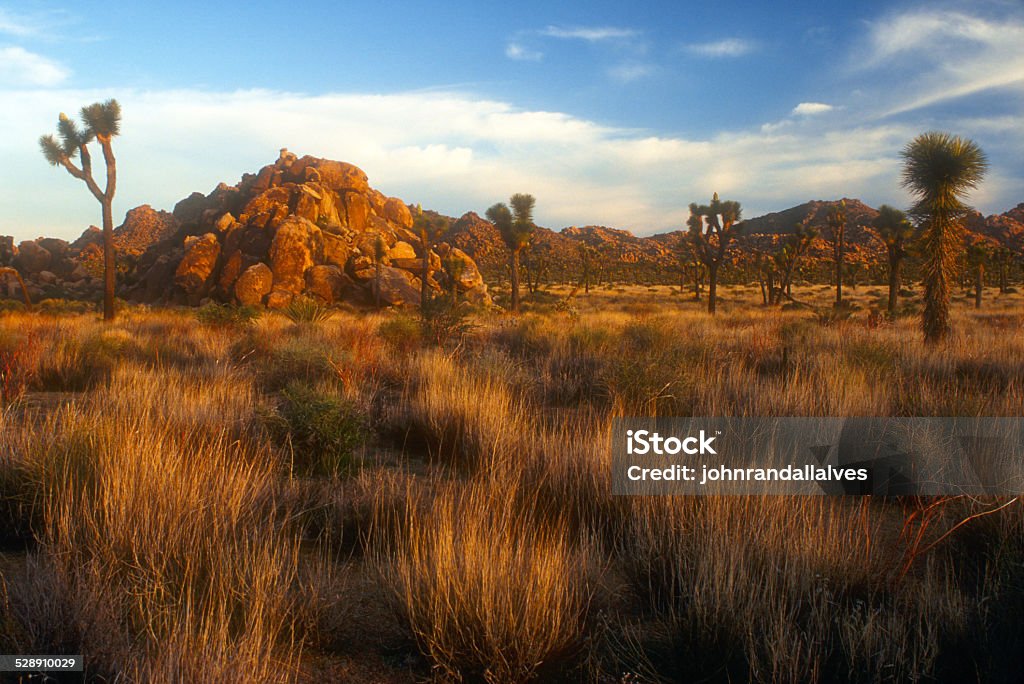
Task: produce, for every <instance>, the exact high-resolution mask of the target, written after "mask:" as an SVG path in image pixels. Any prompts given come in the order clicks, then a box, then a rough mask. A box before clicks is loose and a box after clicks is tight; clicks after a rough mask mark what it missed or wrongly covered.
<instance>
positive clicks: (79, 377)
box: [35, 328, 143, 392]
mask: <svg viewBox="0 0 1024 684" xmlns="http://www.w3.org/2000/svg"><path fill="white" fill-rule="evenodd" d="M142 353H143V350H142V347H141V345H140V344H139V341H138V340H137V339H136V338H135V336H134V335H132V334H131V333H130V332H128V331H127V330H124V329H122V328H112V329H107V330H86V331H84V333H83V334H82V335H81V336H68V337H63V338H61V339H58V340H56V344H55V345H54V347H53V348H52V350H51V352H50V353H49V354H46V355H45V356H44V357H43V358H42V361H41V363H40V366H39V372H38V374H37V376H36V382H35V388H36V389H40V390H42V391H57V392H81V391H83V390H87V389H90V388H92V387H95V386H96V385H98V384H101V383H103V382H105V381H106V380H107V379H108V378H109V377H110V373H111V372H112V371H113V369H114V368H115V367H116V366H117V365H118V364H119V363H121V362H122V361H123V360H124V359H126V358H132V357H136V356H138V355H140V354H142Z"/></svg>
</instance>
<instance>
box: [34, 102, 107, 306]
mask: <svg viewBox="0 0 1024 684" xmlns="http://www.w3.org/2000/svg"><path fill="white" fill-rule="evenodd" d="M81 118H82V126H81V128H80V127H79V125H78V124H76V123H75V122H74V121H72V120H71V119H69V118H68V117H67V116H66V115H65V114H61V115H60V118H59V119H58V121H57V134H58V136H60V140H59V141H58V140H57V138H55V137H54V136H53V135H44V136H41V137H40V138H39V146H40V147H41V148H42V150H43V156H45V157H46V161H48V162H50V163H51V164H53V165H54V166H63V167H64V168H65V169H66V170H67V172H68V173H70V174H71V175H72V176H74V177H75V178H77V179H79V180H80V181H82V182H84V183H85V185H86V186H87V187H88V188H89V192H91V193H92V195H93V197H95V198H96V199H97V200H98V201H99V203H100V206H101V207H102V208H103V319H104V320H106V321H112V320H114V278H115V264H114V214H113V202H114V192H115V191H116V189H117V162H116V160H115V159H114V149H113V147H111V144H110V141H111V140H112V139H113V138H114V137H115V136H117V135H118V134H119V133H120V132H121V105H119V104H118V103H117V100H107V101H106V102H96V103H93V104H91V105H89V106H87V107H82V111H81ZM93 140H95V141H96V142H97V143H99V145H100V149H102V151H103V160H104V162H105V163H106V167H107V184H106V187H105V188H104V189H102V190H101V189H100V186H99V185H97V184H96V181H95V180H94V179H93V177H92V155H91V154H90V152H89V143H91V142H92V141H93ZM76 155H77V156H79V157H81V162H82V165H81V167H79V166H77V165H76V164H75V162H74V159H75V156H76Z"/></svg>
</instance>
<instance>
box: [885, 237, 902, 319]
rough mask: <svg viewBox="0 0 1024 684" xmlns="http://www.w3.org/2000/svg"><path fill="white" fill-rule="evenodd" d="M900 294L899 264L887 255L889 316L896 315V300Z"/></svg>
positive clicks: (892, 256) (891, 256) (890, 255)
mask: <svg viewBox="0 0 1024 684" xmlns="http://www.w3.org/2000/svg"><path fill="white" fill-rule="evenodd" d="M899 293H900V262H899V260H898V259H896V258H894V255H893V254H892V253H891V252H890V254H889V308H888V311H889V315H892V314H895V313H896V303H897V302H896V298H897V297H899Z"/></svg>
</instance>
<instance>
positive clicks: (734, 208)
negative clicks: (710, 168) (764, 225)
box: [686, 192, 743, 314]
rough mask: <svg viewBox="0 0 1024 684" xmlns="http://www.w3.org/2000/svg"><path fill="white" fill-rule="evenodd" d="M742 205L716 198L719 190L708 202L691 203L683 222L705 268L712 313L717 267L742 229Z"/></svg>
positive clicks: (715, 295) (716, 291)
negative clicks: (687, 216)
mask: <svg viewBox="0 0 1024 684" xmlns="http://www.w3.org/2000/svg"><path fill="white" fill-rule="evenodd" d="M742 211H743V210H742V208H741V207H740V203H739V202H734V201H732V200H726V201H722V200H720V199H718V193H717V192H716V193H715V194H714V197H712V198H711V203H710V204H703V205H699V204H696V203H693V204H691V205H690V218H689V219H687V221H686V225H687V226H688V227H689V229H690V236H691V238H692V239H693V240H694V242H695V243H696V244H697V247H698V253H699V255H700V260H701V261H703V262H704V265H705V266H707V269H708V313H710V314H714V313H715V305H716V303H717V299H718V296H717V295H718V269H719V267H720V266H721V265H722V262H724V261H725V254H726V251H727V250H728V248H729V242H730V241H731V240H732V239H733V238H734V237H736V236H737V235H739V233H740V232H741V231H742V230H743V227H742V224H741V223H740V222H739V221H740V214H741V213H742Z"/></svg>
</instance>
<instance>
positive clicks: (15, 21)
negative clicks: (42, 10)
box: [0, 7, 41, 38]
mask: <svg viewBox="0 0 1024 684" xmlns="http://www.w3.org/2000/svg"><path fill="white" fill-rule="evenodd" d="M40 29H41V24H40V22H39V19H38V17H31V16H27V15H22V14H15V13H13V12H11V11H9V10H6V9H4V8H2V7H0V34H5V35H8V36H14V37H17V38H27V37H30V36H34V35H37V34H38V33H40Z"/></svg>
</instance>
